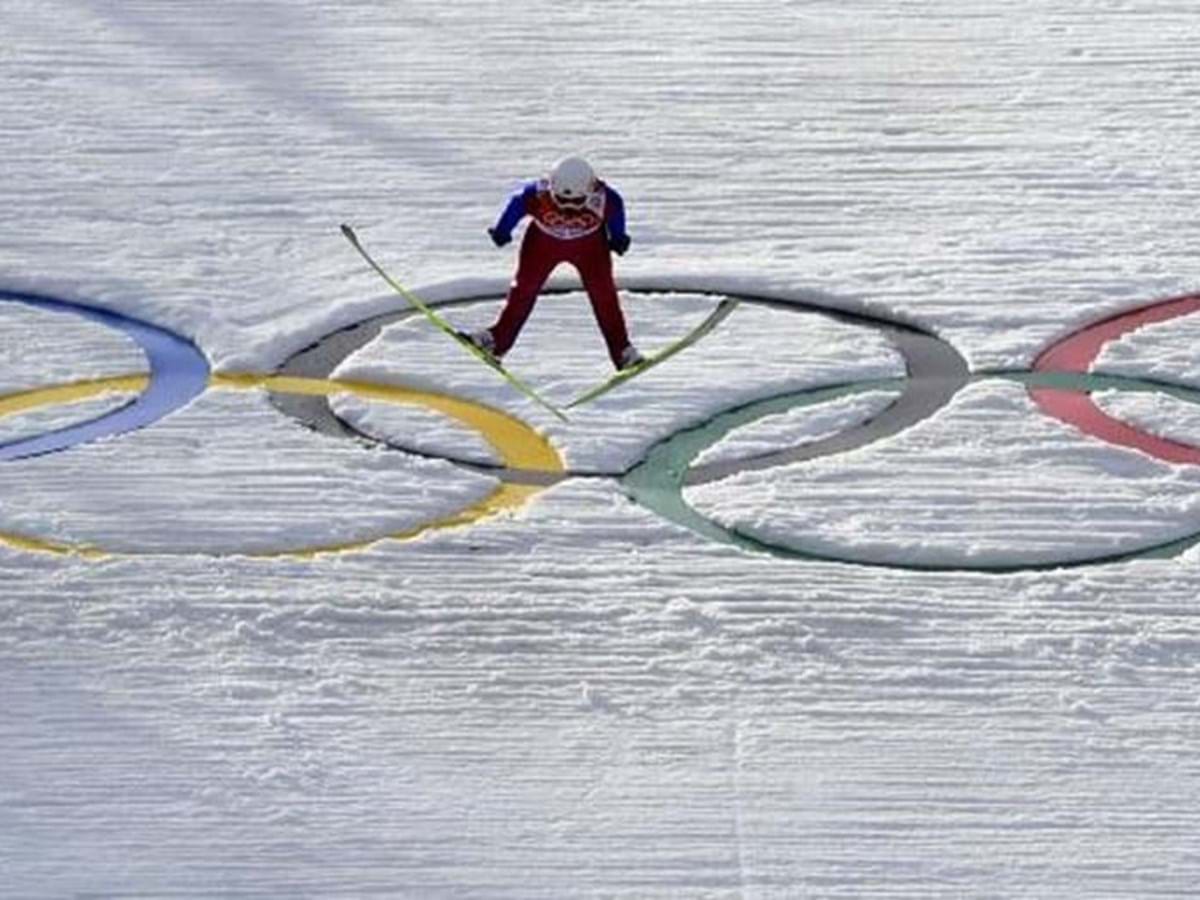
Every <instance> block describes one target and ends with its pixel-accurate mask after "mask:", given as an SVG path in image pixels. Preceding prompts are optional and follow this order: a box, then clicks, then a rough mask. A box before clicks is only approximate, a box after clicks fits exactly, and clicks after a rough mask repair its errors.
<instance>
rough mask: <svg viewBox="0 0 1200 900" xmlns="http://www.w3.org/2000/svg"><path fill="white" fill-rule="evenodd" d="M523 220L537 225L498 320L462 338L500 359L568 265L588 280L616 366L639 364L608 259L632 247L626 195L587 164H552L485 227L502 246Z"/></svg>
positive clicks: (529, 230)
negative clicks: (544, 292) (557, 271)
mask: <svg viewBox="0 0 1200 900" xmlns="http://www.w3.org/2000/svg"><path fill="white" fill-rule="evenodd" d="M526 216H529V217H530V218H531V219H532V220H533V224H532V225H530V226H529V227H528V228H527V229H526V230H525V237H524V238H523V239H522V241H521V250H520V253H519V254H518V257H517V271H516V274H515V275H514V276H513V280H512V284H511V285H510V286H509V289H508V295H507V297H506V299H505V303H504V309H503V310H502V311H501V313H500V317H499V318H498V319H497V320H496V322H495V324H494V325H492V326H491V327H490V328H484V329H481V330H479V331H475V332H472V333H470V334H465V335H464V336H465V337H466V338H468V339H469V340H470V341H471V342H472V343H473V344H475V345H476V346H477V347H479V348H480V349H482V350H486V351H487V352H488V353H491V354H492V355H493V356H495V357H496V358H497V359H499V358H500V357H503V356H504V354H505V353H507V352H508V351H509V350H510V349H511V348H512V346H513V344H514V343H515V342H516V340H517V335H519V334H520V333H521V328H522V327H523V326H524V324H525V320H526V319H527V318H529V314H530V313H531V312H532V311H533V306H534V304H535V303H536V302H537V298H538V293H539V292H540V291H541V289H542V286H543V285H544V284H545V283H546V279H547V278H549V277H550V273H551V272H553V271H554V269H555V268H556V267H557V266H558V265H559V264H560V263H570V264H571V265H573V266H574V267H575V268H576V269H577V270H578V271H579V276H580V278H581V279H582V280H583V287H584V289H585V290H586V291H587V295H588V298H589V299H590V300H591V304H592V311H593V312H594V313H595V315H596V322H597V323H598V324H599V325H600V331H601V332H602V333H603V334H604V341H605V343H606V344H607V345H608V355H609V358H611V359H612V362H613V365H614V366H616V368H617V369H619V370H620V369H627V368H630V367H631V366H635V365H637V364H639V363H641V362H642V361H643V357H642V355H641V354H640V353H638V351H637V349H636V348H635V347H634V346H633V344H631V343H630V342H629V332H628V330H627V329H626V326H625V315H624V313H623V312H622V311H621V302H620V300H619V299H618V297H617V286H616V282H615V281H614V280H613V265H612V257H611V255H610V251H612V252H613V253H616V254H618V255H620V254H623V253H624V252H625V251H626V250H628V249H629V235H628V234H627V233H626V231H625V203H624V201H623V200H622V199H621V195H620V194H618V193H617V192H616V191H615V190H614V189H613V188H612V187H610V186H609V185H607V184H605V183H604V182H603V181H601V180H600V179H598V178H597V177H596V175H595V173H594V172H593V171H592V167H591V166H590V165H589V164H588V163H587V162H586V161H585V160H583V159H580V158H579V157H575V156H569V157H567V158H565V159H562V160H559V161H558V162H557V163H555V164H554V166H553V168H552V169H551V170H550V174H549V175H548V176H547V177H546V178H543V179H541V180H538V181H531V182H529V183H528V184H526V185H525V186H524V187H523V188H522V189H521V190H520V191H518V192H517V193H516V194H514V195H513V196H512V198H511V199H510V200H509V202H508V205H507V206H506V207H505V208H504V211H503V212H502V213H501V215H500V218H499V220H498V221H497V222H496V224H495V225H494V226H493V227H491V228H489V229H488V234H490V235H491V237H492V241H493V242H494V243H495V244H496V246H497V247H503V246H504V245H506V244H508V243H509V242H510V241H511V240H512V233H513V229H514V228H516V227H517V225H518V224H519V223H520V222H521V220H522V219H524V218H525V217H526Z"/></svg>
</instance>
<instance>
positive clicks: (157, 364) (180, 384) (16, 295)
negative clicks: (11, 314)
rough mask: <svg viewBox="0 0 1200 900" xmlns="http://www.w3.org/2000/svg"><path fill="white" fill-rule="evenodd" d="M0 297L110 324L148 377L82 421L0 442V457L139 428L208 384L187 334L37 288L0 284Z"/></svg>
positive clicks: (201, 356)
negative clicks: (134, 350)
mask: <svg viewBox="0 0 1200 900" xmlns="http://www.w3.org/2000/svg"><path fill="white" fill-rule="evenodd" d="M0 300H9V301H13V302H16V303H23V304H25V305H27V306H34V307H37V308H39V309H47V310H50V311H51V312H66V313H72V314H74V315H77V316H82V317H83V318H85V319H91V320H92V321H93V322H98V323H99V324H101V325H104V326H105V327H107V328H114V329H116V330H117V331H121V332H123V333H124V334H126V335H128V336H129V337H130V338H132V339H133V341H134V342H135V343H136V344H137V345H138V346H139V347H140V348H141V349H142V352H143V353H145V354H146V358H147V360H148V361H149V363H150V382H149V384H148V385H147V386H146V389H145V390H144V391H143V392H142V393H141V394H139V395H138V396H137V399H135V400H134V401H133V402H131V403H127V404H125V405H124V406H122V407H120V408H118V409H114V410H110V411H109V412H107V413H104V414H102V415H100V416H97V417H96V418H94V419H89V420H87V421H86V422H79V423H77V424H75V425H68V426H66V427H64V428H59V429H56V430H54V431H48V432H46V433H44V434H39V435H35V436H33V437H28V438H22V439H19V440H16V441H9V442H8V443H4V444H0V460H13V459H28V458H29V457H31V456H41V455H43V454H46V453H55V452H58V451H59V450H67V449H69V448H71V447H77V446H79V445H80V444H85V443H89V442H91V441H95V440H99V439H100V438H106V437H113V436H115V435H120V434H125V433H126V432H130V431H134V430H135V429H138V428H144V427H145V426H147V425H150V424H152V423H154V422H157V421H158V420H159V419H161V418H163V417H164V416H166V415H168V414H169V413H172V412H174V411H175V410H177V409H179V408H181V407H183V406H185V405H187V404H188V403H190V402H191V401H192V400H193V399H195V398H196V397H197V396H199V395H200V394H201V393H203V392H204V390H205V389H206V388H207V387H208V376H209V371H210V369H209V365H208V360H207V359H206V358H205V356H204V354H203V353H202V352H201V351H200V348H199V347H197V346H196V345H195V344H194V343H192V342H191V341H190V340H188V339H187V338H185V337H183V336H181V335H178V334H175V333H174V332H172V331H168V330H167V329H165V328H162V327H160V326H158V325H151V324H150V323H149V322H143V321H142V320H140V319H135V318H133V317H131V316H126V315H123V314H121V313H117V312H112V311H111V310H106V309H100V308H98V307H95V306H89V305H87V304H84V303H77V302H74V301H71V300H61V299H58V298H56V297H46V296H43V295H40V294H27V293H21V292H16V291H7V290H0Z"/></svg>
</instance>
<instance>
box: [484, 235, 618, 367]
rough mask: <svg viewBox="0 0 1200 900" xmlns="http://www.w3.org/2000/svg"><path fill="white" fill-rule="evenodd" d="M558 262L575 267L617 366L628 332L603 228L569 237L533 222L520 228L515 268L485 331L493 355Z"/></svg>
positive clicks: (507, 344) (508, 341) (513, 333)
mask: <svg viewBox="0 0 1200 900" xmlns="http://www.w3.org/2000/svg"><path fill="white" fill-rule="evenodd" d="M564 262H565V263H570V264H571V265H573V266H574V267H575V268H576V269H577V270H578V271H579V277H580V278H582V279H583V287H584V290H586V291H587V295H588V299H590V300H591V302H592V312H593V313H594V314H595V316H596V322H597V323H598V324H599V325H600V331H601V332H602V333H603V334H604V342H605V343H606V344H607V345H608V355H609V357H610V358H611V359H612V361H613V365H614V366H615V365H619V363H620V359H621V353H622V352H624V350H625V348H626V347H628V346H629V332H628V331H627V330H626V327H625V315H624V313H622V312H621V302H620V300H618V299H617V285H616V283H615V282H614V281H613V267H612V256H610V255H609V250H608V242H607V241H606V240H605V239H604V231H603V229H601V230H600V231H597V232H594V233H593V234H589V235H586V236H584V237H581V238H574V239H572V240H561V239H559V238H554V237H550V235H548V234H546V233H545V232H544V231H542V230H541V229H540V228H538V227H537V226H536V225H530V226H529V227H528V228H527V229H526V230H525V238H524V240H522V241H521V252H520V254H519V255H518V257H517V272H516V274H515V275H514V276H513V281H512V284H511V285H510V286H509V289H508V296H507V298H506V300H505V303H504V309H503V310H502V311H501V313H500V318H499V319H498V320H497V321H496V324H495V325H493V326H492V329H491V330H492V337H493V339H494V340H495V342H496V346H495V353H496V355H497V356H503V355H504V354H505V353H507V352H508V351H509V349H510V348H511V347H512V345H513V344H514V343H516V340H517V335H518V334H520V333H521V328H522V327H523V326H524V325H525V320H526V319H528V318H529V314H530V313H531V312H532V311H533V305H534V303H536V302H537V298H538V292H539V291H541V289H542V285H544V284H545V283H546V279H547V278H549V277H550V273H551V272H553V271H554V269H555V268H556V267H557V266H558V264H559V263H564Z"/></svg>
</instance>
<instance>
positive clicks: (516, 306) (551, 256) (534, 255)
mask: <svg viewBox="0 0 1200 900" xmlns="http://www.w3.org/2000/svg"><path fill="white" fill-rule="evenodd" d="M559 243H561V242H560V241H557V240H555V239H554V238H552V237H549V236H547V235H546V234H544V233H543V232H542V231H541V229H539V228H538V227H537V226H535V225H530V226H529V228H527V229H526V230H525V237H524V239H523V240H522V241H521V252H520V253H519V254H518V256H517V271H516V274H515V275H513V280H512V284H511V285H509V288H508V296H507V297H506V298H505V301H504V309H503V310H502V311H501V312H500V318H499V319H497V320H496V324H495V325H493V326H492V327H491V332H492V339H493V341H494V342H495V348H494V350H493V352H494V353H495V354H496V356H503V355H504V354H505V353H507V352H508V351H509V350H510V349H512V345H513V344H515V343H516V341H517V335H519V334H520V333H521V329H522V328H523V327H524V325H525V320H526V319H528V318H529V314H530V313H531V312H533V305H534V303H536V302H537V297H538V292H539V291H540V290H541V289H542V285H544V284H545V283H546V279H547V278H549V277H550V273H551V272H553V271H554V267H555V266H557V265H558V264H559V262H561V261H562V256H561V252H560V251H559V250H558V247H557V246H556V245H557V244H559Z"/></svg>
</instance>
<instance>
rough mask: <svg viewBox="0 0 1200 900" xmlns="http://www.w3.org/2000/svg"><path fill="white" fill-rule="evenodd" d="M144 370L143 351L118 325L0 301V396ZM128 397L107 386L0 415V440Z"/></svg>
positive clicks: (63, 423) (76, 418) (84, 416)
mask: <svg viewBox="0 0 1200 900" xmlns="http://www.w3.org/2000/svg"><path fill="white" fill-rule="evenodd" d="M147 371H149V363H148V361H147V359H146V355H145V354H144V353H143V352H142V350H141V348H140V347H138V345H137V344H136V343H135V342H134V341H133V340H132V339H131V338H130V337H128V336H127V335H125V334H123V333H122V332H120V331H115V330H112V329H108V328H105V327H104V326H102V325H100V324H98V323H96V322H92V321H89V320H87V319H84V318H81V317H78V316H75V315H73V314H71V313H68V312H57V311H51V310H47V309H39V308H37V307H33V306H28V305H25V304H22V303H16V302H12V301H0V396H3V395H5V394H10V393H16V392H18V391H24V390H30V389H33V388H38V387H54V386H56V385H63V384H70V383H71V382H74V381H85V380H88V379H91V378H107V377H111V376H116V375H138V374H141V373H143V372H147ZM132 398H133V395H132V394H130V393H128V392H125V391H112V392H109V393H106V394H104V395H102V396H100V397H97V398H93V399H91V400H87V401H83V402H81V403H74V404H69V405H65V406H59V407H50V408H45V409H39V410H35V411H33V412H29V413H23V414H20V415H12V416H6V417H3V418H0V443H9V442H11V441H16V440H19V439H21V438H23V437H26V436H29V435H33V434H41V433H44V432H46V431H53V430H55V429H58V428H65V427H67V426H69V425H73V424H75V423H76V422H83V421H86V420H88V419H92V418H95V417H97V416H100V415H102V414H103V413H106V412H108V411H110V410H113V409H117V408H118V407H121V406H124V405H125V404H126V403H128V402H129V401H130V400H131V399H132Z"/></svg>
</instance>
